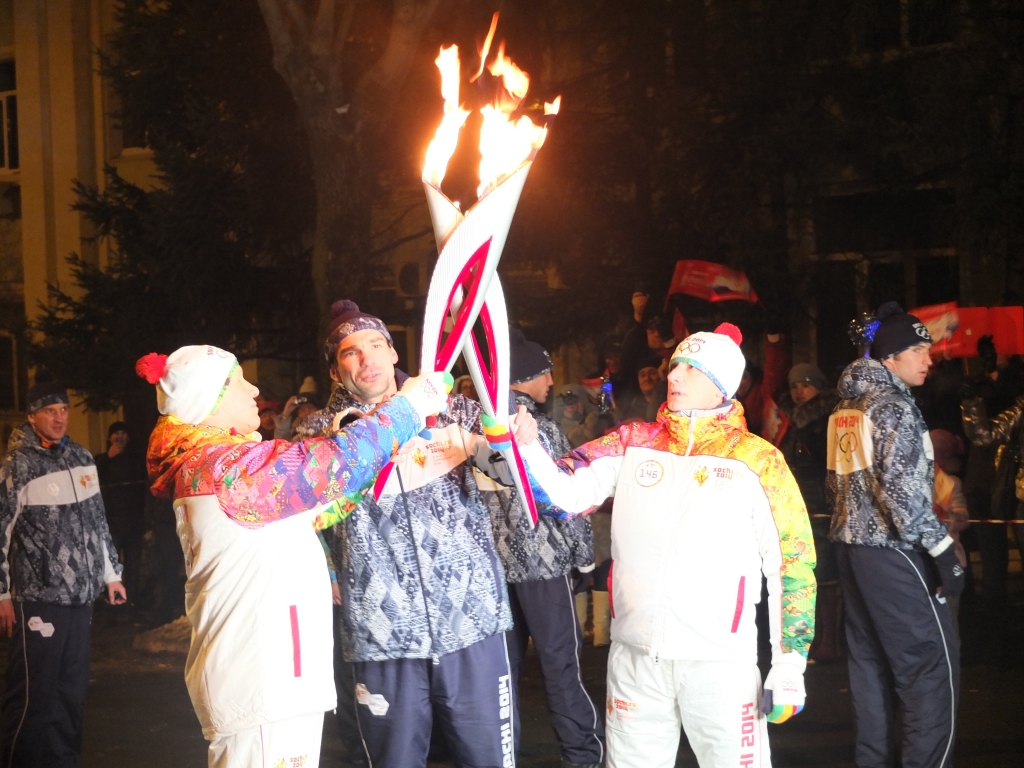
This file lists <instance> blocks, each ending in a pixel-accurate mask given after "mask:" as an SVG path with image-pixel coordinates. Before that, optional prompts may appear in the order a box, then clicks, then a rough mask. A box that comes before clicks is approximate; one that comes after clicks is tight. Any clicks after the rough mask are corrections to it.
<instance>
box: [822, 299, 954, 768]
mask: <svg viewBox="0 0 1024 768" xmlns="http://www.w3.org/2000/svg"><path fill="white" fill-rule="evenodd" d="M876 317H877V318H878V319H879V320H880V325H879V327H878V330H877V332H876V334H875V338H874V342H873V344H872V348H871V358H870V359H869V358H862V359H860V360H856V361H854V362H853V363H851V364H850V365H849V366H847V368H846V370H845V371H843V375H842V377H841V378H840V380H839V386H838V390H839V395H840V397H842V398H843V399H842V400H841V401H840V403H839V404H838V405H837V406H836V409H835V410H834V411H833V413H832V416H831V418H830V419H829V426H828V449H827V464H828V478H827V483H828V491H829V492H828V497H829V499H828V500H829V502H830V504H831V505H832V529H831V531H830V533H829V538H830V539H831V540H832V541H834V542H835V543H836V559H837V562H838V565H839V580H840V584H841V586H842V589H843V596H844V598H845V601H846V639H847V645H848V646H849V650H850V658H849V667H850V692H851V695H852V698H853V706H854V710H855V712H856V716H857V744H856V755H855V756H856V761H857V765H858V767H859V768H876V767H877V768H885V767H886V766H889V765H892V764H893V762H892V761H893V759H894V756H895V754H896V751H895V750H896V744H895V740H894V725H895V719H896V718H895V711H896V699H897V697H899V699H900V700H901V701H902V703H903V711H904V716H903V746H902V749H901V756H902V765H903V766H904V768H945V767H946V766H949V765H951V764H952V760H953V738H954V731H955V721H956V707H957V699H958V691H959V685H960V659H959V655H960V649H959V647H958V646H957V641H956V638H955V636H954V634H953V625H952V622H951V619H950V614H949V609H948V608H947V606H946V598H947V597H956V596H958V595H959V594H960V592H961V591H962V590H963V584H964V565H965V564H964V563H960V562H958V561H957V556H956V552H955V549H954V547H953V540H952V538H950V536H949V535H948V533H947V532H946V527H945V526H944V525H943V524H942V523H941V522H939V520H938V518H936V516H935V513H934V512H933V511H932V488H933V484H934V474H935V473H934V457H933V453H932V446H931V440H930V438H929V436H928V427H927V426H926V425H925V423H924V419H923V418H922V416H921V411H920V410H919V409H918V407H917V405H916V403H915V402H914V398H913V396H912V395H911V393H910V387H916V386H920V385H921V384H923V383H924V380H925V377H926V376H927V375H928V368H929V367H930V366H931V358H930V356H929V351H930V349H931V346H932V339H931V336H930V335H929V334H928V329H927V328H926V327H925V326H924V324H923V323H922V322H921V321H920V320H919V319H918V318H916V317H914V316H913V315H908V314H906V313H904V312H903V310H902V309H901V308H900V307H899V305H898V304H896V303H895V302H889V303H887V304H884V305H882V306H881V307H880V308H879V310H878V312H877V313H876Z"/></svg>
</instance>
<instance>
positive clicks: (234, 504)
mask: <svg viewBox="0 0 1024 768" xmlns="http://www.w3.org/2000/svg"><path fill="white" fill-rule="evenodd" d="M136 370H137V371H138V373H139V375H141V376H143V377H144V378H145V379H146V380H147V381H148V382H149V383H151V384H155V385H156V389H157V403H158V406H159V409H160V412H161V413H162V414H163V418H161V419H160V420H159V421H158V422H157V425H156V428H155V429H154V430H153V433H152V435H151V437H150V441H149V451H148V455H147V464H148V469H149V476H150V479H151V480H152V481H153V486H152V490H153V493H154V494H155V495H158V496H170V497H172V498H173V499H174V513H175V517H176V520H177V532H178V536H179V538H180V539H181V544H182V550H183V552H184V555H185V571H186V575H187V582H186V584H185V609H186V613H187V615H188V618H189V621H190V622H191V624H192V644H191V648H190V650H189V655H188V660H187V661H186V663H185V682H186V685H187V687H188V690H189V695H190V696H191V698H192V704H193V706H194V707H195V709H196V714H197V715H198V717H199V721H200V723H201V724H202V726H203V735H204V736H205V737H206V738H207V739H209V740H210V750H209V764H210V766H211V768H214V767H216V768H257V767H259V768H264V767H265V768H271V766H278V765H301V766H304V768H315V767H316V766H317V765H318V763H319V760H320V738H321V733H322V730H323V713H324V712H325V711H326V710H329V709H333V708H334V707H335V706H336V703H337V698H336V695H335V690H334V682H333V679H332V675H331V669H332V665H333V654H332V643H331V588H330V582H329V578H328V571H327V567H326V564H325V562H324V553H323V549H322V548H321V545H320V542H319V541H318V539H317V537H316V535H315V532H314V526H316V527H320V526H321V525H323V524H325V523H326V524H329V523H330V522H331V521H333V520H336V519H338V518H343V517H344V516H346V515H348V514H350V513H352V512H353V510H355V509H356V506H357V504H358V503H359V501H360V499H361V498H362V492H363V491H364V490H365V489H366V488H367V487H368V486H369V485H371V484H372V483H373V480H374V478H375V477H376V475H377V473H378V472H379V471H380V469H381V467H382V466H384V464H385V462H386V461H387V460H388V459H389V458H390V456H391V453H392V451H393V450H394V449H395V448H396V447H397V446H399V445H401V444H402V443H404V442H405V441H406V440H408V439H409V438H410V437H412V436H413V435H415V434H416V433H417V432H419V431H420V430H421V429H422V428H423V425H424V423H425V419H426V417H427V416H428V415H431V414H434V413H436V412H438V411H440V410H441V409H443V408H444V407H445V402H446V400H447V395H446V393H445V387H444V384H443V375H442V374H431V375H429V376H423V377H420V378H417V379H410V380H409V381H407V382H406V384H405V386H404V387H403V389H402V391H401V392H399V393H397V396H396V397H394V398H392V399H391V400H390V401H389V402H387V403H385V404H382V405H381V406H380V407H379V408H377V409H375V411H374V413H373V414H371V415H369V416H368V417H367V418H365V419H361V420H360V421H359V422H357V423H355V424H352V425H351V426H348V427H346V428H344V429H342V430H340V431H338V432H337V433H336V434H335V435H334V436H333V438H331V439H317V440H304V441H300V442H298V443H292V442H289V441H287V440H271V441H268V442H261V441H260V437H259V435H258V434H256V431H257V429H258V428H259V426H260V418H259V412H258V409H257V406H256V401H255V399H254V398H255V396H256V394H257V393H258V390H257V389H256V387H254V386H252V385H251V384H249V383H248V382H247V381H246V380H245V379H244V378H243V376H242V370H241V367H240V366H239V364H238V361H237V360H236V359H235V356H234V355H232V354H231V353H229V352H225V351H224V350H221V349H218V348H216V347H212V346H205V345H203V346H188V347H182V348H181V349H179V350H177V351H176V352H174V353H173V354H172V355H170V356H169V357H167V356H164V355H157V354H149V355H146V356H145V357H144V358H142V359H141V360H140V361H139V363H138V365H137V366H136Z"/></svg>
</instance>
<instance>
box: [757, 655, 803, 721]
mask: <svg viewBox="0 0 1024 768" xmlns="http://www.w3.org/2000/svg"><path fill="white" fill-rule="evenodd" d="M805 669H807V659H805V658H804V657H803V656H801V655H800V654H799V653H797V652H796V651H790V652H789V653H787V654H785V655H783V656H782V657H780V658H779V659H777V660H776V661H774V662H772V668H771V671H769V672H768V677H767V678H765V681H764V694H763V695H762V696H761V711H762V712H764V714H765V715H766V716H767V717H768V722H769V723H784V722H786V721H787V720H789V718H791V717H792V716H793V715H796V714H799V713H800V711H801V710H802V709H803V708H804V701H806V699H807V693H806V692H805V691H804V670H805Z"/></svg>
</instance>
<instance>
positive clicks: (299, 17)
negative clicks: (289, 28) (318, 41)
mask: <svg viewBox="0 0 1024 768" xmlns="http://www.w3.org/2000/svg"><path fill="white" fill-rule="evenodd" d="M281 2H283V3H284V8H285V10H286V11H287V12H288V18H289V19H291V22H292V24H294V25H295V29H296V30H297V31H298V33H299V38H300V39H301V40H302V41H303V42H308V40H309V19H307V18H306V11H305V10H304V9H303V8H302V6H301V5H300V3H299V2H298V0H281Z"/></svg>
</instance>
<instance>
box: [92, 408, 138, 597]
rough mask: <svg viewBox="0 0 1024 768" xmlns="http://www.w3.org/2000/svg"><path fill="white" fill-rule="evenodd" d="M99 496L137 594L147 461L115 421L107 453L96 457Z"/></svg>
mask: <svg viewBox="0 0 1024 768" xmlns="http://www.w3.org/2000/svg"><path fill="white" fill-rule="evenodd" d="M96 471H97V472H98V473H99V478H100V493H101V494H103V506H104V507H106V510H107V525H108V526H109V527H110V535H111V537H112V538H113V539H114V546H115V547H117V551H118V554H119V555H120V557H121V563H122V564H123V565H124V578H123V579H122V581H123V582H124V585H125V588H127V590H128V592H129V594H135V590H136V587H137V586H138V582H139V563H140V562H141V559H142V537H143V534H145V532H146V526H145V517H144V512H145V507H146V487H147V485H148V482H147V476H146V461H145V458H144V457H143V455H142V453H141V452H140V451H137V450H135V447H134V445H133V444H132V441H131V438H130V437H129V436H128V425H127V424H126V423H125V422H123V421H115V422H114V423H112V424H111V425H110V427H109V428H108V429H107V452H106V453H101V454H99V455H98V456H97V457H96Z"/></svg>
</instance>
